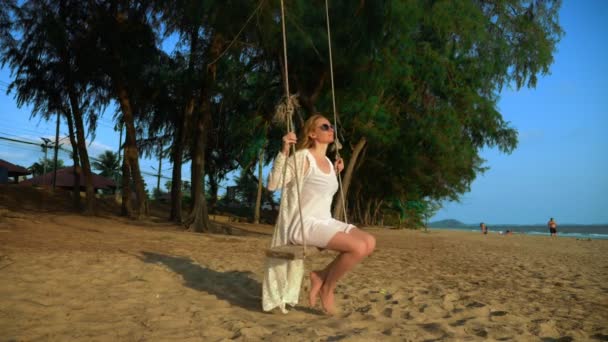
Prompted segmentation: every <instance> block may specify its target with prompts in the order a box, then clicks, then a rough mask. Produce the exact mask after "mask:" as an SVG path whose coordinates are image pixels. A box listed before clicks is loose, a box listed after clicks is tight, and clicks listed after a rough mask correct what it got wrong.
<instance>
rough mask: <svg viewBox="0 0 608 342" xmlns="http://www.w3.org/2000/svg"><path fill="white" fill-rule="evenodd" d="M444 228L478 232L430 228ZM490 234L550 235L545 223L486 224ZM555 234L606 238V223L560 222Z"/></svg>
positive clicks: (473, 229)
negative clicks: (581, 223) (569, 223)
mask: <svg viewBox="0 0 608 342" xmlns="http://www.w3.org/2000/svg"><path fill="white" fill-rule="evenodd" d="M431 229H446V230H464V231H473V232H479V231H480V230H479V227H477V226H463V227H457V228H431ZM488 231H489V233H490V234H504V233H506V232H507V231H512V232H513V234H525V235H536V236H550V234H549V228H547V226H546V225H496V226H491V225H488ZM557 236H558V237H566V238H576V239H594V240H595V239H601V240H608V224H598V225H577V224H571V225H568V224H560V225H558V226H557Z"/></svg>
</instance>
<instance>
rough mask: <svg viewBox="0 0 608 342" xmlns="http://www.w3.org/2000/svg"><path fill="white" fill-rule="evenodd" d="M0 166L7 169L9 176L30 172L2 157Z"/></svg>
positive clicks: (23, 174)
mask: <svg viewBox="0 0 608 342" xmlns="http://www.w3.org/2000/svg"><path fill="white" fill-rule="evenodd" d="M0 168H4V169H8V176H9V177H17V176H25V175H29V174H31V172H30V171H29V170H28V169H26V168H24V167H21V166H19V165H15V164H11V163H9V162H7V161H6V160H3V159H0Z"/></svg>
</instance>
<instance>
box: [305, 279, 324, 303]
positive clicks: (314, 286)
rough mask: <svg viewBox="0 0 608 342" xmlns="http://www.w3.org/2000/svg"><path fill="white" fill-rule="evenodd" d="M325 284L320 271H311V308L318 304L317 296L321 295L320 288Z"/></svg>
mask: <svg viewBox="0 0 608 342" xmlns="http://www.w3.org/2000/svg"><path fill="white" fill-rule="evenodd" d="M321 286H323V276H322V275H321V273H320V272H319V271H312V272H310V293H309V294H308V303H309V304H310V307H311V308H314V307H315V305H317V296H318V295H319V290H320V289H321Z"/></svg>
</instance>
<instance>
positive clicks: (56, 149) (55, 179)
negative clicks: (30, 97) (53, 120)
mask: <svg viewBox="0 0 608 342" xmlns="http://www.w3.org/2000/svg"><path fill="white" fill-rule="evenodd" d="M59 118H60V117H59V112H57V127H56V128H55V157H54V158H53V164H54V168H55V171H53V191H55V184H56V183H57V155H58V154H59Z"/></svg>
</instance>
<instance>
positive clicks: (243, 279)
mask: <svg viewBox="0 0 608 342" xmlns="http://www.w3.org/2000/svg"><path fill="white" fill-rule="evenodd" d="M141 254H142V256H141V257H139V259H140V260H141V261H143V262H145V263H150V264H159V263H160V264H163V265H166V266H167V267H169V268H170V269H171V270H172V271H173V272H175V273H177V274H179V275H181V276H182V278H183V279H184V285H185V286H188V287H190V288H192V289H195V290H198V291H203V292H206V293H208V294H211V295H214V296H216V297H217V298H218V299H220V300H225V301H227V302H229V303H230V304H231V305H235V306H239V307H242V308H244V309H247V310H251V311H256V312H261V311H262V309H261V297H260V296H261V293H262V286H261V284H260V283H259V282H258V281H256V280H254V279H252V278H251V277H250V275H251V274H252V273H251V272H241V271H226V272H218V271H214V270H212V269H209V268H206V267H203V266H200V265H197V264H196V263H194V261H192V260H191V259H189V258H186V257H176V256H169V255H163V254H158V253H152V252H143V251H142V252H141Z"/></svg>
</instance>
